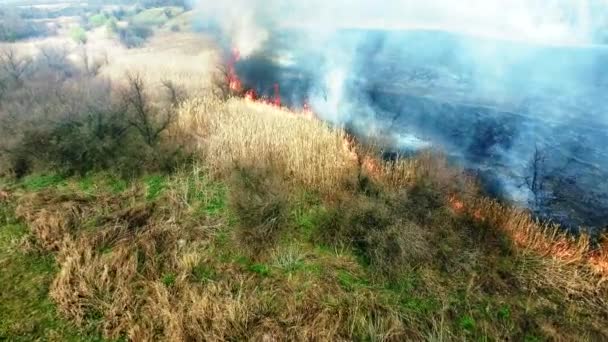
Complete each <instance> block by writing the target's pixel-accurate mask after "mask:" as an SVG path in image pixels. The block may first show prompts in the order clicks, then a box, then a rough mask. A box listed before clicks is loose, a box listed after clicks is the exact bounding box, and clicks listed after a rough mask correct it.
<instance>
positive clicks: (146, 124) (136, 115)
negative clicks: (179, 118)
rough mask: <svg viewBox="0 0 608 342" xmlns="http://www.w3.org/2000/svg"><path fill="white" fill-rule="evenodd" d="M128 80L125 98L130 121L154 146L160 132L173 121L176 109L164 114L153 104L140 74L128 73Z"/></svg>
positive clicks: (148, 142)
mask: <svg viewBox="0 0 608 342" xmlns="http://www.w3.org/2000/svg"><path fill="white" fill-rule="evenodd" d="M127 82H128V86H127V89H126V90H125V91H124V92H123V99H124V102H125V104H126V106H127V111H128V112H129V118H128V122H129V124H130V125H131V126H133V127H135V129H137V131H139V133H140V134H141V135H142V136H143V137H144V139H145V141H146V143H147V144H148V145H150V146H154V145H155V144H156V143H157V142H158V139H159V137H160V134H161V133H162V132H163V131H164V130H166V129H167V128H168V127H169V125H170V124H171V123H172V122H173V120H174V117H175V111H174V110H168V111H166V113H165V114H164V115H162V114H161V113H160V112H159V111H158V110H157V109H156V108H155V107H154V106H152V104H151V103H150V100H149V98H148V96H147V93H146V86H145V82H144V80H143V79H142V77H141V76H140V75H139V74H127Z"/></svg>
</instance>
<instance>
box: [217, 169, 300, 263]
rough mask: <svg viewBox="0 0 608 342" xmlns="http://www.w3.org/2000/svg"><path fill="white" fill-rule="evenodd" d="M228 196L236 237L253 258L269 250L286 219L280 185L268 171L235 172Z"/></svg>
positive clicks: (282, 192)
mask: <svg viewBox="0 0 608 342" xmlns="http://www.w3.org/2000/svg"><path fill="white" fill-rule="evenodd" d="M231 183H232V186H231V191H230V194H229V205H230V209H231V210H232V211H233V212H234V213H235V214H236V216H237V218H238V231H237V235H238V236H237V237H238V239H239V241H240V242H241V243H242V245H243V246H244V247H246V248H247V249H248V250H249V251H250V252H252V254H254V255H256V254H259V253H260V252H261V251H263V250H264V249H266V248H268V247H269V246H272V245H273V243H274V242H275V241H276V240H277V238H278V237H279V233H280V229H281V228H282V226H284V224H285V222H286V217H287V207H288V206H287V193H286V190H285V186H284V184H283V182H282V181H281V180H280V179H278V178H277V176H276V175H275V174H272V173H271V172H269V171H268V170H261V169H255V168H242V167H239V168H236V169H235V171H234V173H233V175H232V181H231Z"/></svg>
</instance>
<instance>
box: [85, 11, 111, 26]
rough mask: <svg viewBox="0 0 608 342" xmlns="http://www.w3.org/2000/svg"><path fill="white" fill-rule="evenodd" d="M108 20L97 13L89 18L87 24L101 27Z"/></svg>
mask: <svg viewBox="0 0 608 342" xmlns="http://www.w3.org/2000/svg"><path fill="white" fill-rule="evenodd" d="M108 20H109V18H108V17H107V16H106V15H105V14H103V13H98V14H95V15H92V16H91V17H89V23H90V24H91V26H93V27H100V26H103V25H104V24H105V23H106V22H107V21H108Z"/></svg>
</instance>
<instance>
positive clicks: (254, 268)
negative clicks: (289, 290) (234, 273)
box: [249, 264, 270, 277]
mask: <svg viewBox="0 0 608 342" xmlns="http://www.w3.org/2000/svg"><path fill="white" fill-rule="evenodd" d="M249 271H251V272H254V273H257V274H259V275H261V276H262V277H267V276H269V275H270V268H269V267H268V266H267V265H264V264H253V265H251V266H249Z"/></svg>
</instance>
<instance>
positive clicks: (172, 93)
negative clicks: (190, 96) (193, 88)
mask: <svg viewBox="0 0 608 342" xmlns="http://www.w3.org/2000/svg"><path fill="white" fill-rule="evenodd" d="M161 84H162V85H163V87H164V88H165V90H166V91H167V94H168V95H169V102H171V106H173V109H175V108H177V107H178V106H179V104H180V103H182V102H183V101H184V100H185V99H186V95H185V94H184V91H183V89H181V88H180V87H178V86H177V85H176V84H175V83H174V82H173V81H171V80H162V81H161Z"/></svg>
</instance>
